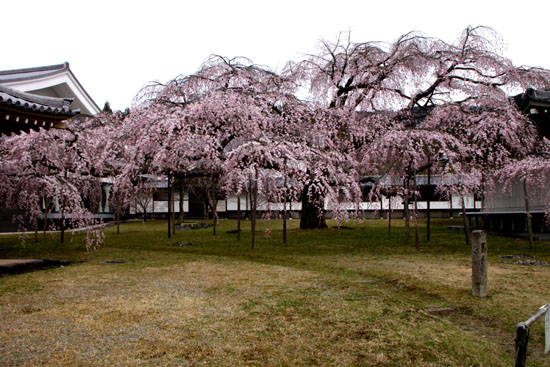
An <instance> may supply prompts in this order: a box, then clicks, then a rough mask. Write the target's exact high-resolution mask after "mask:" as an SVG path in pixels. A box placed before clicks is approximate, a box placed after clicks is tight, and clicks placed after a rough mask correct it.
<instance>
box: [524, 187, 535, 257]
mask: <svg viewBox="0 0 550 367" xmlns="http://www.w3.org/2000/svg"><path fill="white" fill-rule="evenodd" d="M523 200H524V202H525V215H526V216H527V233H528V234H529V248H530V249H532V248H533V225H532V223H531V211H530V210H529V195H528V194H527V182H525V180H523Z"/></svg>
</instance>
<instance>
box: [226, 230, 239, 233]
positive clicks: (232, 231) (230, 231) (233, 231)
mask: <svg viewBox="0 0 550 367" xmlns="http://www.w3.org/2000/svg"><path fill="white" fill-rule="evenodd" d="M240 231H241V230H240V229H230V230H228V231H225V233H239V232H240Z"/></svg>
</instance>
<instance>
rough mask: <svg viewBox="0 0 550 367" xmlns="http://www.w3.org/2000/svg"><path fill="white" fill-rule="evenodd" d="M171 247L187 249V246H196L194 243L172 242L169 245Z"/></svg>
mask: <svg viewBox="0 0 550 367" xmlns="http://www.w3.org/2000/svg"><path fill="white" fill-rule="evenodd" d="M168 245H170V246H177V247H186V246H194V245H195V244H194V243H193V242H172V243H169V244H168Z"/></svg>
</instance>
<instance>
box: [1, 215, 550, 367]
mask: <svg viewBox="0 0 550 367" xmlns="http://www.w3.org/2000/svg"><path fill="white" fill-rule="evenodd" d="M289 223H290V224H289V226H290V230H289V233H288V244H286V245H285V244H282V231H281V227H282V224H281V222H280V221H270V222H267V221H264V222H260V223H259V227H260V228H259V232H258V236H257V237H258V238H259V239H258V241H257V244H256V248H255V249H254V250H251V249H250V233H249V223H248V222H244V223H243V229H244V230H243V233H242V240H241V242H237V241H236V234H228V233H226V231H227V230H229V229H234V228H235V227H236V222H235V221H229V220H222V221H221V223H220V227H219V228H218V234H217V235H216V236H212V230H211V229H208V228H207V229H195V230H189V231H184V232H178V233H177V234H176V235H175V237H173V238H172V239H171V240H168V238H167V234H166V232H167V231H166V222H162V221H157V222H148V223H128V224H124V225H122V226H121V234H120V235H117V234H116V232H115V229H114V228H113V227H111V228H108V229H106V241H105V243H104V245H103V246H102V247H101V248H100V249H99V250H98V251H95V252H86V251H85V249H84V245H83V244H82V243H81V241H80V238H79V236H78V235H75V237H74V241H73V242H72V243H68V244H66V245H63V246H61V245H58V244H56V240H55V239H52V238H48V239H47V240H46V241H43V242H41V243H39V244H34V243H27V244H26V245H25V246H24V247H22V246H21V245H20V244H19V240H18V238H17V237H16V236H0V258H15V257H18V258H21V257H25V258H48V259H59V260H80V261H83V262H82V263H79V264H75V265H71V266H66V267H63V268H56V269H49V270H44V271H35V272H30V273H25V274H19V275H10V276H4V277H0V366H108V365H113V366H144V365H146V366H147V365H158V366H195V365H217V366H238V365H247V366H249V365H252V366H263V365H276V366H294V365H307V366H311V365H325V366H327V365H329V366H333V365H338V366H506V367H508V366H511V365H512V364H513V352H514V346H513V343H514V341H513V340H514V330H515V325H516V323H517V322H519V321H525V320H526V319H527V318H528V317H530V316H531V315H532V314H534V313H535V312H536V311H537V310H538V308H539V307H540V306H541V305H543V304H546V303H550V294H549V291H548V284H550V267H542V266H522V265H516V264H512V263H510V261H512V260H509V259H503V258H500V257H499V255H512V254H516V255H518V254H523V255H531V256H533V257H534V258H536V259H537V260H541V261H546V262H550V243H548V242H535V249H533V250H529V248H528V243H527V242H526V241H522V240H516V239H510V238H504V237H497V236H489V238H488V247H489V296H488V297H486V298H474V297H472V296H471V295H470V294H471V249H470V248H467V247H466V246H465V244H464V239H463V233H462V232H461V231H457V230H453V229H446V228H445V226H446V225H449V224H454V222H451V221H449V220H440V221H434V224H433V225H432V240H431V241H430V242H429V243H426V242H422V243H421V246H420V250H419V251H417V250H416V249H415V248H414V243H413V241H411V242H410V243H409V244H408V245H405V244H404V243H403V242H404V241H403V238H404V235H403V233H404V230H403V222H402V221H394V222H393V228H392V234H391V236H388V235H387V234H386V222H385V221H382V220H369V221H364V222H362V223H355V222H354V223H346V226H347V227H351V229H337V228H330V229H328V230H319V231H300V230H299V229H297V228H296V227H297V226H298V221H290V222H289ZM329 224H330V225H334V224H335V223H334V222H329ZM266 226H269V227H270V228H271V231H270V236H268V237H265V236H264V229H265V228H266ZM421 236H422V237H425V226H424V223H423V222H421ZM178 241H181V242H192V243H193V245H190V246H185V247H177V246H171V245H169V244H170V242H178ZM110 260H116V261H125V263H122V264H105V262H106V261H110ZM435 307H454V308H455V310H454V311H453V312H449V313H442V314H432V313H427V312H426V311H425V310H426V309H429V308H435ZM543 346H544V331H543V322H542V321H538V322H537V323H536V324H534V325H533V327H532V329H531V339H530V342H529V356H528V359H527V361H528V365H529V366H549V365H550V357H544V356H543Z"/></svg>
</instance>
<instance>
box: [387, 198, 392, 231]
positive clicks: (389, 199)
mask: <svg viewBox="0 0 550 367" xmlns="http://www.w3.org/2000/svg"><path fill="white" fill-rule="evenodd" d="M391 212H392V207H391V196H388V236H389V235H391Z"/></svg>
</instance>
